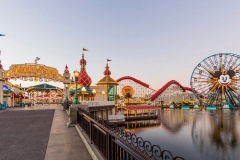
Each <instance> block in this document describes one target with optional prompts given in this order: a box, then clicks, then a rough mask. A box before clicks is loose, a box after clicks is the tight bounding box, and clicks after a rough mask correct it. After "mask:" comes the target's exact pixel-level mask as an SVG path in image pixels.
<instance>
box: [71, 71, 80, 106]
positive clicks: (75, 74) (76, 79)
mask: <svg viewBox="0 0 240 160" xmlns="http://www.w3.org/2000/svg"><path fill="white" fill-rule="evenodd" d="M73 74H74V77H75V83H76V88H75V99H74V101H73V104H80V102H79V100H78V95H77V81H78V75H79V72H78V71H77V70H75V71H74V72H73Z"/></svg>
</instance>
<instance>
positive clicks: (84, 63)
mask: <svg viewBox="0 0 240 160" xmlns="http://www.w3.org/2000/svg"><path fill="white" fill-rule="evenodd" d="M86 65H87V61H86V60H85V59H84V54H82V59H81V60H80V66H81V68H85V66H86Z"/></svg>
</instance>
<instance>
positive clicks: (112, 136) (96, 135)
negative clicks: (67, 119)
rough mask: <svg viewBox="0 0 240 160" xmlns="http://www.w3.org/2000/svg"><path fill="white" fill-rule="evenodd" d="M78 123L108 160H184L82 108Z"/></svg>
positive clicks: (78, 113) (79, 109) (79, 110)
mask: <svg viewBox="0 0 240 160" xmlns="http://www.w3.org/2000/svg"><path fill="white" fill-rule="evenodd" d="M77 122H78V124H79V126H80V127H81V128H82V130H83V131H84V132H85V133H86V135H87V136H88V138H89V139H90V141H91V143H93V144H94V145H95V147H96V148H97V149H98V151H99V152H100V154H101V155H102V156H103V158H104V159H106V160H170V159H173V160H184V158H183V157H179V156H176V157H174V156H173V154H172V153H171V152H170V151H168V150H162V149H161V148H160V147H159V146H157V145H152V144H151V143H150V142H149V141H144V140H143V139H142V138H141V137H137V136H136V135H135V134H132V133H130V132H128V131H126V130H124V129H121V128H119V127H117V126H115V125H113V124H111V123H109V122H108V121H106V120H103V119H101V118H99V117H96V116H95V115H93V114H91V113H89V112H87V111H86V110H84V109H82V108H78V112H77Z"/></svg>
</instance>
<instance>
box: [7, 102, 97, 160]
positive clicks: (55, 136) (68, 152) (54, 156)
mask: <svg viewBox="0 0 240 160" xmlns="http://www.w3.org/2000/svg"><path fill="white" fill-rule="evenodd" d="M39 109H40V110H42V109H54V110H55V113H54V117H53V122H52V127H51V131H50V136H49V141H48V144H47V150H46V154H45V160H68V159H71V160H91V159H92V158H91V156H90V154H89V153H88V151H87V149H86V147H85V145H84V144H83V142H82V140H81V138H80V137H79V134H78V133H77V131H76V129H75V127H70V128H67V125H66V124H67V120H68V116H67V114H66V112H65V111H63V110H62V107H61V105H36V106H33V107H23V108H9V109H7V110H9V111H10V110H39Z"/></svg>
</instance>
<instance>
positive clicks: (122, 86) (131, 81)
mask: <svg viewBox="0 0 240 160" xmlns="http://www.w3.org/2000/svg"><path fill="white" fill-rule="evenodd" d="M117 82H118V83H119V85H118V86H117V94H118V95H119V96H120V97H124V95H125V93H126V92H130V94H131V95H132V97H133V98H150V96H151V95H152V94H153V93H155V92H156V90H154V89H152V88H150V87H149V85H148V84H146V83H144V82H142V81H140V80H138V79H136V78H133V77H131V76H124V77H121V78H119V79H118V80H117Z"/></svg>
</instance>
